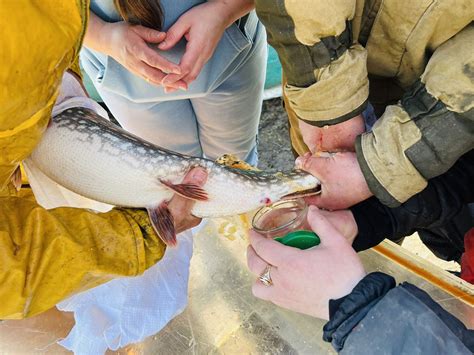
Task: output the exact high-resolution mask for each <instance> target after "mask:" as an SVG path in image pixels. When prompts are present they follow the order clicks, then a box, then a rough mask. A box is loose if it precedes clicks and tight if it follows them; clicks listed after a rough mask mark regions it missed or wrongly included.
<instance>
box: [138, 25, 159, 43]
mask: <svg viewBox="0 0 474 355" xmlns="http://www.w3.org/2000/svg"><path fill="white" fill-rule="evenodd" d="M132 30H133V31H134V32H135V33H136V34H137V35H139V36H140V37H141V38H143V40H144V41H145V42H148V43H159V42H161V41H163V40H164V39H165V37H166V33H164V32H160V31H157V30H154V29H153V28H149V27H144V26H140V25H136V26H133V27H132Z"/></svg>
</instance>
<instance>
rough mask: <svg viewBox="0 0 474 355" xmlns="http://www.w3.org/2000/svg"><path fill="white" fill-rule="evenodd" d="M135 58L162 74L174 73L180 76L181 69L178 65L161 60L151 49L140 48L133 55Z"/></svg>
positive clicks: (146, 47)
mask: <svg viewBox="0 0 474 355" xmlns="http://www.w3.org/2000/svg"><path fill="white" fill-rule="evenodd" d="M135 55H136V57H137V58H139V59H140V60H141V61H143V62H145V63H146V64H148V65H149V66H151V67H153V68H157V69H160V70H161V71H163V72H164V73H174V74H180V73H181V68H180V67H179V65H178V64H175V63H173V62H170V61H169V60H167V59H165V58H163V57H162V56H161V55H159V54H158V53H157V52H155V51H154V50H153V49H151V48H150V47H148V46H140V49H139V51H138V52H137V53H136V54H135Z"/></svg>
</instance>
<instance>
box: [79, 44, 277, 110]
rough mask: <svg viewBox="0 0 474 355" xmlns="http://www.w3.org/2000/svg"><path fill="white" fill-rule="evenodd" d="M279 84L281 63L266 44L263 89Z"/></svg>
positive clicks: (91, 89) (89, 84)
mask: <svg viewBox="0 0 474 355" xmlns="http://www.w3.org/2000/svg"><path fill="white" fill-rule="evenodd" d="M82 75H83V78H84V86H85V87H86V90H87V92H88V93H89V95H90V97H91V98H92V99H94V100H95V101H97V102H102V99H101V97H100V95H99V93H98V92H97V90H96V89H95V87H94V85H93V84H92V81H91V79H90V78H89V77H88V76H87V74H86V73H85V72H84V71H83V72H82ZM280 84H281V64H280V60H279V59H278V55H277V53H276V51H275V50H274V49H273V48H272V47H270V46H268V59H267V76H266V78H265V89H270V88H273V87H275V86H279V85H280Z"/></svg>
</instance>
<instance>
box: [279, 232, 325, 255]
mask: <svg viewBox="0 0 474 355" xmlns="http://www.w3.org/2000/svg"><path fill="white" fill-rule="evenodd" d="M275 240H276V241H277V242H280V243H281V244H284V245H287V246H289V247H293V248H298V249H301V250H305V249H309V248H312V247H314V246H316V245H319V243H321V240H320V239H319V237H318V235H317V234H316V233H314V232H310V231H304V230H299V231H295V232H291V233H288V234H287V235H285V236H284V237H277V238H275Z"/></svg>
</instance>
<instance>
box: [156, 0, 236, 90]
mask: <svg viewBox="0 0 474 355" xmlns="http://www.w3.org/2000/svg"><path fill="white" fill-rule="evenodd" d="M224 10H225V7H223V6H222V5H221V4H220V2H205V3H203V4H201V5H198V6H196V7H193V8H192V9H190V10H189V11H187V12H186V13H184V14H183V15H182V16H181V17H180V18H179V19H178V20H177V21H176V22H175V23H174V24H173V26H171V28H170V29H169V30H168V32H167V33H166V39H165V41H164V42H162V43H160V45H159V46H158V48H159V49H161V50H168V49H170V48H172V47H173V46H174V45H176V43H178V42H179V41H180V40H181V39H182V38H183V37H184V38H186V40H187V41H188V43H187V44H186V51H185V52H184V55H183V57H182V58H181V62H180V63H179V66H180V68H181V74H169V75H167V76H166V78H165V79H164V80H163V85H164V86H166V91H167V92H171V91H174V90H176V85H179V84H186V85H189V84H191V83H192V82H193V81H194V80H195V79H196V78H197V77H198V75H199V73H200V72H201V70H202V68H203V67H204V65H205V64H206V63H207V61H208V60H209V59H210V58H211V57H212V55H213V53H214V50H215V49H216V47H217V44H218V43H219V41H220V39H221V37H222V35H223V34H224V31H225V29H226V27H227V21H226V18H227V17H226V16H225V15H224V14H223V11H224Z"/></svg>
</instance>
